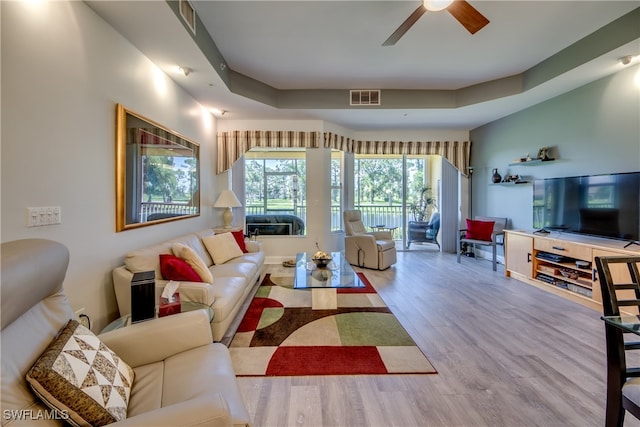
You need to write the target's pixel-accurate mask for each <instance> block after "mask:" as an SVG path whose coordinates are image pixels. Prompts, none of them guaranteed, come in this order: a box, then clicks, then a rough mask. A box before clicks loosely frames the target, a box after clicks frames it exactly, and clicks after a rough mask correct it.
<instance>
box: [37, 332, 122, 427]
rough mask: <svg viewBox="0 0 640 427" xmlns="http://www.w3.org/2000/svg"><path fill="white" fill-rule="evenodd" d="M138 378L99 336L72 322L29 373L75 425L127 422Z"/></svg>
mask: <svg viewBox="0 0 640 427" xmlns="http://www.w3.org/2000/svg"><path fill="white" fill-rule="evenodd" d="M133 377H134V373H133V370H132V369H131V367H130V366H129V365H127V364H126V363H125V362H124V361H123V360H122V359H120V358H119V357H118V356H117V355H116V354H115V353H114V352H113V351H111V350H110V349H109V348H108V347H107V346H106V345H104V344H103V343H102V341H100V338H98V337H97V336H95V335H94V334H93V332H91V331H90V330H89V329H87V328H85V327H84V326H82V325H80V323H78V321H76V320H69V322H68V323H67V325H66V326H64V327H63V328H62V329H61V330H60V332H58V335H57V336H56V338H55V339H54V340H53V342H52V343H51V344H49V347H48V348H47V349H46V350H45V351H44V353H42V355H41V356H40V358H39V359H38V360H37V361H36V363H35V364H34V365H33V367H32V368H31V369H30V370H29V372H28V373H27V376H26V379H27V382H28V383H29V384H30V385H31V388H32V389H33V391H34V392H35V394H36V395H37V396H38V397H39V398H40V399H41V400H42V401H43V402H44V403H45V404H46V405H47V406H48V407H50V408H51V409H53V410H57V411H60V412H62V413H63V414H66V415H68V416H69V420H68V421H69V422H72V421H73V422H72V424H73V425H87V424H89V425H92V426H103V425H106V424H111V423H113V422H116V421H121V420H124V419H125V418H127V407H128V405H129V395H130V394H131V386H132V384H133Z"/></svg>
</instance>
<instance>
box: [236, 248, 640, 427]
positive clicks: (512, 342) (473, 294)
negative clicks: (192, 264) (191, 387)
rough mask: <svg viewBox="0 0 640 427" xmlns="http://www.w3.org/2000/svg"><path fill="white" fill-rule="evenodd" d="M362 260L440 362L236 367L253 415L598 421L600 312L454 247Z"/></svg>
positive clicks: (415, 422)
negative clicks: (362, 370) (380, 262)
mask: <svg viewBox="0 0 640 427" xmlns="http://www.w3.org/2000/svg"><path fill="white" fill-rule="evenodd" d="M361 271H364V272H365V275H366V276H367V278H368V279H369V281H370V282H371V283H372V284H373V286H374V287H375V288H376V289H377V291H378V292H379V293H380V295H381V297H382V298H383V299H384V301H385V302H386V303H387V305H388V306H389V307H390V308H391V310H392V311H393V313H394V314H395V315H396V316H397V318H398V319H399V320H400V322H401V323H402V324H403V326H404V327H405V329H407V331H408V332H409V334H410V335H411V336H412V337H413V339H414V340H415V341H416V343H417V344H418V346H420V348H421V349H422V351H423V352H424V353H425V355H426V356H427V357H428V358H429V360H430V361H431V362H432V363H433V365H434V366H435V368H436V369H437V370H438V374H437V375H380V376H317V377H285V378H282V377H281V378H253V377H251V378H248V377H244V378H238V382H239V384H240V388H241V392H242V395H243V397H244V400H245V402H246V405H247V408H248V410H249V412H250V414H251V416H252V417H253V420H254V425H255V426H464V427H466V426H469V427H471V426H474V427H475V426H491V427H499V426H508V427H511V426H541V427H555V426H558V427H560V426H562V427H566V426H579V427H586V426H603V425H604V405H605V376H606V371H605V353H604V327H603V325H602V321H601V320H600V313H599V312H597V311H594V310H591V309H589V308H586V307H583V306H580V305H578V304H576V303H573V302H570V301H567V300H565V299H562V298H560V297H558V296H555V295H552V294H550V293H547V292H544V291H542V290H539V289H537V288H535V287H533V286H530V285H526V284H524V283H521V282H518V281H516V280H514V279H509V278H506V277H504V272H503V268H502V266H499V268H498V272H493V271H492V270H491V263H490V262H489V261H485V260H474V259H470V258H464V259H463V260H462V263H461V264H457V263H456V257H455V255H451V254H441V253H438V252H432V251H410V252H399V253H398V263H397V264H395V265H394V266H393V267H392V268H390V269H388V270H386V271H382V272H379V271H373V270H361ZM625 426H633V427H639V426H640V422H638V421H637V420H635V419H634V418H633V417H632V416H631V415H629V414H627V415H626V419H625Z"/></svg>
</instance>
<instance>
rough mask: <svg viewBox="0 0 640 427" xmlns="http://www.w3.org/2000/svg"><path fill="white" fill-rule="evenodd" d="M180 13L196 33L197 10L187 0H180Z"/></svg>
mask: <svg viewBox="0 0 640 427" xmlns="http://www.w3.org/2000/svg"><path fill="white" fill-rule="evenodd" d="M180 15H181V16H182V19H184V22H186V23H187V25H188V26H189V28H191V31H192V32H193V34H195V33H196V11H195V9H194V8H193V6H191V3H189V2H188V1H187V0H180Z"/></svg>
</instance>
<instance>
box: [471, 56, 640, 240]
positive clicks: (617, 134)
mask: <svg viewBox="0 0 640 427" xmlns="http://www.w3.org/2000/svg"><path fill="white" fill-rule="evenodd" d="M638 73H640V66H637V65H636V66H633V67H628V68H625V69H623V70H621V71H619V72H618V73H616V74H613V75H611V76H608V77H605V78H603V79H600V80H598V81H595V82H593V83H590V84H588V85H585V86H582V87H580V88H578V89H575V90H573V91H571V92H569V93H566V94H564V95H561V96H558V97H556V98H552V99H550V100H548V101H546V102H543V103H540V104H538V105H535V106H533V107H530V108H528V109H526V110H523V111H521V112H518V113H515V114H512V115H510V116H508V117H505V118H503V119H501V120H498V121H495V122H492V123H489V124H487V125H485V126H482V127H480V128H478V129H474V130H473V131H472V132H471V138H472V141H473V144H472V146H471V159H472V166H474V167H475V169H474V174H473V214H474V215H489V216H498V217H508V218H509V219H510V221H511V223H512V224H511V225H512V227H513V228H523V229H531V228H532V224H533V208H532V201H533V187H532V185H530V184H528V185H524V184H523V185H517V186H509V187H507V186H500V185H491V184H490V176H491V169H492V168H498V170H499V172H500V174H501V175H503V176H504V175H505V174H521V175H528V176H530V177H531V178H549V177H560V176H577V175H592V174H603V173H612V172H632V171H640V87H638V85H637V83H635V82H634V79H636V78H638V77H636V76H637V75H638ZM543 146H550V147H553V151H552V156H553V157H556V158H557V160H556V161H554V162H549V163H545V164H543V165H542V166H538V167H529V166H521V165H518V166H514V167H508V164H509V163H511V162H513V161H514V159H518V158H520V157H523V156H524V155H525V154H526V153H530V155H531V156H532V157H535V156H536V155H537V152H538V149H539V148H540V147H543Z"/></svg>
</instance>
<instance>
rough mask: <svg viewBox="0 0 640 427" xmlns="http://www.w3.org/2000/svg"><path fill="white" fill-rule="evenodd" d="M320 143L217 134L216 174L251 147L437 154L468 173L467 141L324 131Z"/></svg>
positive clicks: (309, 137)
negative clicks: (374, 138) (366, 137)
mask: <svg viewBox="0 0 640 427" xmlns="http://www.w3.org/2000/svg"><path fill="white" fill-rule="evenodd" d="M323 137H324V138H323V139H324V141H323V142H322V144H321V143H320V132H300V131H230V132H220V133H218V165H217V171H218V173H222V172H224V171H225V170H227V169H229V168H231V166H233V164H234V163H235V162H236V161H237V160H238V159H239V158H240V157H242V155H243V154H244V153H245V152H247V151H249V150H251V149H252V148H258V147H261V148H319V147H324V148H332V149H335V150H340V151H345V152H348V153H354V154H399V155H402V154H408V155H427V154H438V155H440V156H442V157H444V158H445V159H447V160H448V161H449V162H450V163H451V164H452V165H453V166H454V167H455V168H456V169H458V170H459V171H461V172H462V173H463V174H465V175H467V174H468V172H469V156H470V154H471V143H470V142H469V141H409V142H402V141H359V140H355V139H352V138H348V137H345V136H342V135H338V134H335V133H332V132H325V133H324V135H323Z"/></svg>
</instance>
